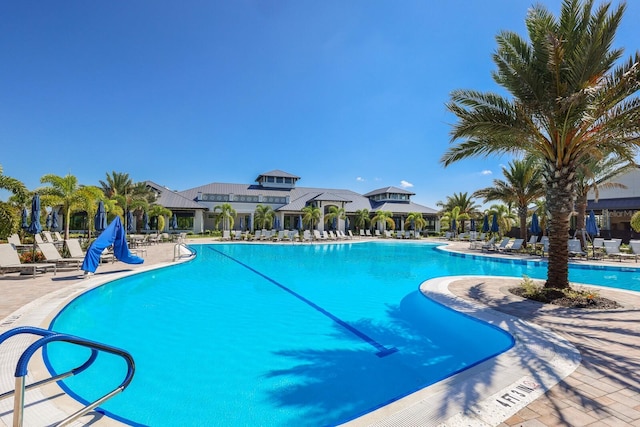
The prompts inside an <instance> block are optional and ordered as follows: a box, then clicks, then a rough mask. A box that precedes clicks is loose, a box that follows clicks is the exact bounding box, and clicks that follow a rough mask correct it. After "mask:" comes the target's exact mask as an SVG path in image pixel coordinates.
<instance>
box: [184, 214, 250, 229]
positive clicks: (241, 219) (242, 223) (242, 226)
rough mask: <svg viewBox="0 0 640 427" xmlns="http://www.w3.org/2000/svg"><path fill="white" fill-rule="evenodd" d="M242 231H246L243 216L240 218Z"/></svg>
mask: <svg viewBox="0 0 640 427" xmlns="http://www.w3.org/2000/svg"><path fill="white" fill-rule="evenodd" d="M176 225H177V224H176ZM240 230H241V231H244V217H243V216H241V217H240Z"/></svg>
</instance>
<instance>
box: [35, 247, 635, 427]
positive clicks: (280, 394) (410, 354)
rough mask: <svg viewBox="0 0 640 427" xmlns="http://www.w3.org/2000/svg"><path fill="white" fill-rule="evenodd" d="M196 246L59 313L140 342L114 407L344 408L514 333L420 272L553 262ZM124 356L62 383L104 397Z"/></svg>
mask: <svg viewBox="0 0 640 427" xmlns="http://www.w3.org/2000/svg"><path fill="white" fill-rule="evenodd" d="M195 247H196V249H197V250H198V253H199V255H198V258H197V259H196V260H194V261H193V262H190V263H188V264H184V265H179V266H174V267H171V268H167V269H162V270H157V271H155V272H150V273H145V274H141V275H136V276H132V277H129V278H126V279H122V280H118V281H115V282H113V283H111V284H108V285H106V286H102V287H100V288H97V289H95V290H93V291H91V292H89V293H87V294H85V295H83V296H81V297H80V298H78V299H76V300H75V301H73V302H72V303H71V304H69V305H68V306H67V307H66V308H65V309H64V310H63V311H62V312H61V313H60V314H59V315H58V316H57V317H56V319H54V321H53V323H52V325H51V328H52V329H55V330H58V331H64V332H68V333H72V334H76V335H81V336H84V337H87V338H90V339H95V340H98V341H105V342H109V343H110V344H112V345H116V346H119V347H122V348H125V349H127V350H129V351H130V352H131V353H132V354H133V356H134V358H135V360H136V363H137V371H136V377H135V379H134V381H133V383H132V385H131V386H130V388H129V389H127V391H126V392H125V394H123V395H122V396H120V397H117V398H115V399H113V400H112V401H110V402H109V403H107V404H106V405H104V408H105V409H106V410H108V411H109V412H111V413H113V414H116V415H117V416H119V417H122V418H125V419H127V420H130V421H133V422H136V423H140V424H148V425H154V426H156V425H179V424H181V422H180V421H182V423H183V424H184V423H185V420H188V424H189V425H199V424H200V425H216V424H217V425H293V424H295V425H333V424H337V423H341V422H345V421H347V420H349V419H352V418H354V417H356V416H358V415H361V414H363V413H366V412H369V411H371V410H373V409H375V408H377V407H379V406H381V405H384V404H386V403H388V402H390V401H393V400H395V399H397V398H399V397H402V396H404V395H406V394H408V393H411V392H413V391H416V390H418V389H420V388H423V387H425V386H427V385H429V384H432V383H434V382H436V381H439V380H441V379H443V378H446V377H447V376H449V375H451V374H452V373H455V372H457V371H460V370H463V369H466V368H468V367H469V366H472V365H473V364H475V363H477V362H478V361H480V360H483V359H486V358H489V357H492V356H493V355H495V354H498V353H500V352H502V351H504V350H506V349H507V348H509V347H510V346H511V345H512V340H511V338H510V337H509V336H508V335H506V334H504V333H503V332H502V331H499V330H497V329H495V328H492V327H490V326H488V325H485V324H482V323H480V322H477V321H474V320H473V319H470V318H469V317H466V316H462V315H457V314H455V313H453V312H451V311H450V310H448V309H446V308H444V307H442V306H440V305H438V304H435V303H433V302H431V301H430V300H428V299H427V298H425V297H423V296H422V295H421V294H420V293H419V292H418V291H417V288H418V286H419V285H420V283H421V282H422V281H423V280H426V279H429V278H432V277H437V276H443V275H451V274H492V275H510V276H521V275H522V274H527V275H529V276H531V277H543V276H544V274H545V273H546V265H535V264H533V263H528V264H527V263H516V262H512V263H509V264H506V263H502V262H501V263H498V262H492V261H489V260H484V259H478V258H470V257H461V256H452V255H450V254H447V253H442V251H439V250H436V249H435V246H434V245H426V244H407V243H403V244H394V243H382V242H375V243H374V242H372V243H360V244H341V245H277V246H272V245H268V246H266V245H242V244H233V245H209V246H203V245H199V246H195ZM585 271H587V270H585ZM589 272H590V273H593V272H600V273H606V274H607V275H609V276H610V275H611V274H612V272H611V271H609V270H607V271H605V270H589ZM578 273H582V271H579V272H578ZM621 273H624V272H621ZM572 274H574V271H572ZM615 274H618V273H615ZM621 276H624V274H622V275H621ZM629 276H632V275H630V274H629ZM598 277H599V276H598ZM591 279H593V280H597V277H596V276H593V277H591ZM572 280H575V279H573V278H572ZM629 280H631V281H632V282H633V279H629ZM582 281H583V282H585V283H594V282H589V281H588V280H582ZM395 350H397V351H395ZM381 356H382V357H381ZM46 357H47V359H48V363H50V364H51V365H52V366H53V367H54V368H55V370H57V371H62V370H64V369H65V367H67V366H71V365H74V364H75V363H76V362H77V359H74V357H80V356H79V354H71V353H69V351H68V348H66V347H65V348H64V349H62V348H60V347H57V346H51V348H50V350H49V351H48V352H47V355H46ZM119 363H120V362H119V361H117V360H112V359H109V358H104V360H102V361H101V363H100V364H99V365H97V366H96V368H95V369H93V370H92V371H91V372H88V373H84V374H83V376H82V377H79V378H72V379H70V380H67V381H65V384H66V387H68V388H70V389H71V391H72V392H73V393H74V394H76V395H78V396H80V397H81V398H84V399H85V400H92V399H94V398H97V397H98V396H99V395H101V394H102V393H103V392H104V391H106V390H107V389H108V388H109V386H111V383H109V384H107V382H108V381H109V380H110V379H111V378H113V386H115V385H117V382H118V381H119V379H120V378H121V376H119V375H117V374H115V375H113V376H110V375H105V374H104V373H105V372H111V371H117V370H118V369H124V368H123V367H122V366H119ZM87 375H90V377H89V379H87Z"/></svg>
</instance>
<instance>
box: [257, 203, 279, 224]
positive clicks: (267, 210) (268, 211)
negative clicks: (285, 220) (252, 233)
mask: <svg viewBox="0 0 640 427" xmlns="http://www.w3.org/2000/svg"><path fill="white" fill-rule="evenodd" d="M274 216H275V212H274V211H273V208H272V207H271V206H268V205H258V206H256V211H255V214H254V218H255V223H256V228H267V226H268V227H269V228H271V225H272V224H273V218H274Z"/></svg>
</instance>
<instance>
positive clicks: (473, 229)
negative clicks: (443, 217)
mask: <svg viewBox="0 0 640 427" xmlns="http://www.w3.org/2000/svg"><path fill="white" fill-rule="evenodd" d="M469 227H470V231H476V220H475V219H473V218H471V225H470V226H469Z"/></svg>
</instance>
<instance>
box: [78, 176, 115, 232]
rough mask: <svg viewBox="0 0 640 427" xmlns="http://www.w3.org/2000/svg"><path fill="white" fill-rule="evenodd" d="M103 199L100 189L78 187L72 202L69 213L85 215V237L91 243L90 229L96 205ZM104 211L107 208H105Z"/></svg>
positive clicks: (96, 208) (90, 186) (91, 186)
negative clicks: (83, 213) (77, 212)
mask: <svg viewBox="0 0 640 427" xmlns="http://www.w3.org/2000/svg"><path fill="white" fill-rule="evenodd" d="M103 199H104V193H103V192H102V189H100V188H98V187H96V186H93V185H88V186H80V187H79V188H78V191H77V199H76V201H75V202H73V205H72V207H71V211H72V212H75V211H84V212H86V213H87V236H88V238H89V241H91V229H92V228H93V217H94V216H95V215H96V212H97V211H98V203H99V202H100V200H103ZM105 209H107V207H106V206H105Z"/></svg>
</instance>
